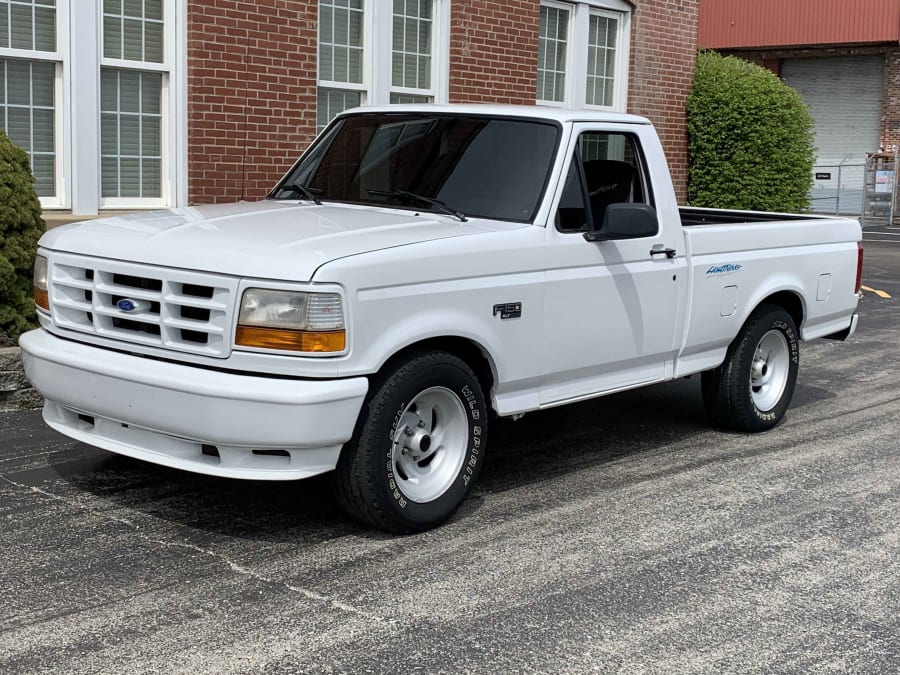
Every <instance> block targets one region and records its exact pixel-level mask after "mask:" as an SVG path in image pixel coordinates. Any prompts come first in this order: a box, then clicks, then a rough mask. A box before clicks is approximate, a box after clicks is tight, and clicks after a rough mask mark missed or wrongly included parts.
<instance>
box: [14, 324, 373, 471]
mask: <svg viewBox="0 0 900 675" xmlns="http://www.w3.org/2000/svg"><path fill="white" fill-rule="evenodd" d="M19 345H20V346H21V348H22V360H23V363H24V366H25V374H26V375H27V377H28V379H29V380H30V381H31V383H32V384H33V385H34V387H35V388H36V389H37V390H38V391H39V392H40V393H41V395H43V396H44V399H45V404H44V420H45V421H46V422H47V424H48V425H50V426H51V427H52V428H54V429H56V430H57V431H59V432H60V433H63V434H65V435H67V436H69V437H71V438H74V439H76V440H78V441H82V442H84V443H87V444H89V445H94V446H97V447H99V448H103V449H105V450H110V451H112V452H116V453H119V454H122V455H127V456H129V457H134V458H137V459H142V460H146V461H149V462H154V463H156V464H162V465H164V466H170V467H173V468H177V469H185V470H187V471H194V472H196V473H203V474H208V475H212V476H224V477H228V478H248V479H254V480H292V479H297V478H306V477H308V476H314V475H316V474H320V473H324V472H326V471H330V470H332V469H334V467H335V466H336V465H337V459H338V455H339V454H340V450H341V446H342V445H343V444H344V443H345V442H346V441H348V440H349V439H350V436H351V435H352V433H353V427H354V425H355V424H356V419H357V417H358V416H359V411H360V408H361V407H362V402H363V399H364V398H365V395H366V392H367V390H368V380H367V379H366V378H364V377H357V378H351V379H345V380H291V379H276V378H269V377H258V376H254V375H241V374H234V373H225V372H221V371H216V370H207V369H204V368H198V367H194V366H187V365H181V364H174V363H167V362H161V361H155V360H152V359H147V358H142V357H139V356H132V355H129V354H122V353H118V352H113V351H110V350H107V349H101V348H98V347H92V346H89V345H85V344H81V343H78V342H71V341H69V340H63V339H60V338H58V337H56V336H54V335H52V334H50V333H49V332H47V331H46V330H43V329H38V330H34V331H31V332H29V333H25V334H24V335H23V336H22V337H21V338H20V339H19ZM273 451H275V452H273ZM278 451H281V452H278Z"/></svg>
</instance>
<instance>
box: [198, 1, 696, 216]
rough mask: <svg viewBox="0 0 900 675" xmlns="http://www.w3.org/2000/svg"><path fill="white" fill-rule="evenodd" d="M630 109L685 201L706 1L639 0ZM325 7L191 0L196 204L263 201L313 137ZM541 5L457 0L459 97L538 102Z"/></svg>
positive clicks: (454, 95) (453, 63)
mask: <svg viewBox="0 0 900 675" xmlns="http://www.w3.org/2000/svg"><path fill="white" fill-rule="evenodd" d="M634 4H635V5H636V8H635V12H634V16H633V19H634V20H633V24H632V26H633V31H632V40H631V64H630V71H631V75H630V82H629V97H628V98H629V111H630V112H634V113H637V114H640V115H645V116H647V117H649V118H650V119H652V120H653V121H654V123H655V124H656V125H657V128H658V129H659V132H660V135H661V137H662V139H663V145H664V146H665V149H666V153H667V155H668V158H669V162H670V164H671V166H672V171H673V178H674V180H675V185H676V191H677V193H678V196H679V198H681V199H683V198H684V196H685V193H686V185H687V140H686V133H685V120H684V103H685V100H686V98H687V94H688V92H689V90H690V86H691V80H692V77H693V64H694V59H695V53H696V45H697V4H698V0H635V3H634ZM317 6H318V5H317V2H316V1H315V0H262V1H260V2H243V1H238V0H191V2H189V3H188V172H189V173H188V180H189V201H190V202H191V203H198V204H203V203H211V202H228V201H235V200H237V199H241V198H245V199H259V198H261V197H262V196H264V195H265V194H266V192H267V191H268V190H269V189H270V188H271V187H272V185H273V184H274V183H275V181H276V180H277V179H278V178H279V177H280V176H281V175H282V174H283V173H284V171H285V170H286V169H287V168H288V167H289V166H290V164H291V163H292V162H293V160H294V159H296V157H297V156H298V155H299V153H300V152H301V151H302V150H303V149H304V148H305V147H306V146H307V145H308V144H309V142H310V141H312V139H313V137H314V136H315V113H316V39H317ZM539 14H540V2H539V0H507V1H505V2H502V3H500V2H495V1H493V0H453V1H452V3H451V19H450V24H451V25H450V82H449V89H450V101H451V102H454V103H470V102H494V103H522V104H532V103H534V101H535V93H536V90H535V85H536V71H537V43H538V21H539Z"/></svg>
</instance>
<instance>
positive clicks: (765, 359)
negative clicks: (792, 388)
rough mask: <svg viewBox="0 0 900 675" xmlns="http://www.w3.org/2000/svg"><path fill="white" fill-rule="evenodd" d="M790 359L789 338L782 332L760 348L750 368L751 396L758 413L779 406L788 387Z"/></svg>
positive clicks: (766, 338) (764, 339)
mask: <svg viewBox="0 0 900 675" xmlns="http://www.w3.org/2000/svg"><path fill="white" fill-rule="evenodd" d="M790 357H791V354H790V348H789V347H788V342H787V338H785V337H784V334H783V333H782V332H781V331H778V330H774V329H773V330H770V331H769V332H768V333H766V334H765V335H763V336H762V339H761V340H760V341H759V344H757V345H756V350H755V351H754V352H753V362H752V363H751V365H750V396H751V397H752V398H753V404H754V405H755V406H756V408H757V409H758V410H761V411H763V412H765V411H767V410H771V409H772V408H774V407H775V406H776V405H778V402H779V401H780V400H781V396H782V394H784V388H785V387H786V386H787V381H788V373H789V372H790V367H791V358H790Z"/></svg>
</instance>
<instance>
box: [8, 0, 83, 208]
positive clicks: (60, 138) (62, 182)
mask: <svg viewBox="0 0 900 675" xmlns="http://www.w3.org/2000/svg"><path fill="white" fill-rule="evenodd" d="M55 9H56V51H54V52H48V51H43V50H42V51H37V50H31V49H14V48H12V47H0V58H2V59H16V60H21V61H43V62H51V63H53V64H55V78H54V85H53V134H54V144H53V145H54V148H53V150H54V153H55V157H56V158H55V162H54V168H53V171H54V176H55V179H56V185H55V191H56V196H54V197H39V198H38V199H39V200H40V202H41V208H43V209H63V208H68V205H69V191H68V185H69V181H68V179H67V171H66V168H67V167H68V165H69V162H68V159H69V157H68V148H69V147H71V146H70V143H69V128H68V121H67V119H66V118H67V117H68V115H66V114H65V110H66V108H65V106H66V104H67V97H66V96H65V92H66V91H67V89H68V86H69V82H68V70H69V69H68V59H67V56H68V53H69V34H68V31H67V30H66V22H65V18H67V17H68V15H69V0H57V2H56V7H55ZM10 37H12V36H10Z"/></svg>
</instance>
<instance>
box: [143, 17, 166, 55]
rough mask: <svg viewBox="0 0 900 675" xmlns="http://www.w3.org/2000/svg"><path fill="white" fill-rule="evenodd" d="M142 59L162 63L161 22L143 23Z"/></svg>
mask: <svg viewBox="0 0 900 675" xmlns="http://www.w3.org/2000/svg"><path fill="white" fill-rule="evenodd" d="M144 49H145V53H144V60H145V61H151V62H153V63H162V60H163V25H162V24H161V23H149V22H148V23H145V24H144Z"/></svg>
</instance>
